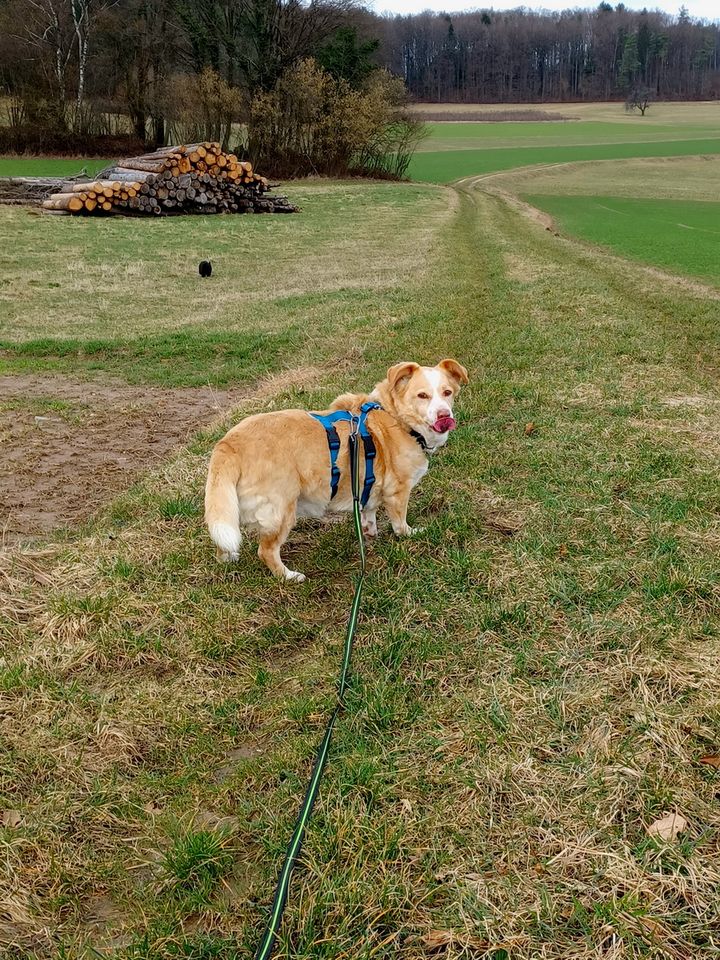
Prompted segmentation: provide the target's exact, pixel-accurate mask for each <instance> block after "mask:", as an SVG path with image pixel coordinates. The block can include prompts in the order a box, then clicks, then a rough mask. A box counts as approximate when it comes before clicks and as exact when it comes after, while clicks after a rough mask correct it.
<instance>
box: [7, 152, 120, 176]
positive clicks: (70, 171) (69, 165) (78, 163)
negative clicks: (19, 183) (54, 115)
mask: <svg viewBox="0 0 720 960" xmlns="http://www.w3.org/2000/svg"><path fill="white" fill-rule="evenodd" d="M109 162H110V161H109V160H102V159H99V158H98V157H89V158H87V157H17V156H15V157H0V177H65V176H67V177H70V176H74V175H75V174H78V173H80V171H81V170H85V171H86V172H87V173H88V175H89V176H94V175H95V174H96V173H97V172H98V171H99V170H102V169H103V167H106V166H107V165H108V163H109Z"/></svg>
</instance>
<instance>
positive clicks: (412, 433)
mask: <svg viewBox="0 0 720 960" xmlns="http://www.w3.org/2000/svg"><path fill="white" fill-rule="evenodd" d="M410 436H411V437H412V438H413V439H414V440H416V441H417V442H418V443H419V444H420V446H421V447H422V448H423V450H425V451H427V450H429V449H430V447H429V446H428V442H427V440H426V439H425V437H424V436H423V435H422V434H421V433H418V432H417V430H411V431H410Z"/></svg>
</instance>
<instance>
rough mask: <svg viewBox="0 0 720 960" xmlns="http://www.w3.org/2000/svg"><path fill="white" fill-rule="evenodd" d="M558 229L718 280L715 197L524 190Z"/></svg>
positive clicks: (719, 231) (719, 206)
mask: <svg viewBox="0 0 720 960" xmlns="http://www.w3.org/2000/svg"><path fill="white" fill-rule="evenodd" d="M525 199H527V200H528V202H529V203H532V204H533V205H534V206H536V207H539V208H540V209H541V210H545V211H546V212H547V213H549V214H551V215H552V216H553V217H554V218H555V220H556V221H557V224H558V227H559V229H561V230H563V231H565V232H567V233H570V234H573V235H574V236H578V237H580V238H581V239H583V240H589V241H590V242H591V243H598V244H603V245H604V246H608V247H610V248H611V249H612V250H613V251H614V252H615V253H618V254H620V255H621V256H624V257H630V258H632V259H633V260H642V261H644V262H646V263H651V264H654V265H656V266H658V267H662V268H665V269H669V270H674V271H678V272H680V273H686V274H689V275H691V276H697V277H703V278H705V279H708V280H712V281H714V282H715V283H720V203H710V202H708V201H705V202H702V201H695V202H692V201H688V200H647V199H630V198H628V197H603V196H593V197H551V196H527V197H526V198H525Z"/></svg>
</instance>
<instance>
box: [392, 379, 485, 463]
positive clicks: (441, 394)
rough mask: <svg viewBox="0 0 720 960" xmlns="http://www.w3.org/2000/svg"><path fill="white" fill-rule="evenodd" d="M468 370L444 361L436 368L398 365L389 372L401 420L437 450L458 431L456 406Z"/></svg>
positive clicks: (393, 396) (394, 401)
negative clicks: (454, 412) (454, 431)
mask: <svg viewBox="0 0 720 960" xmlns="http://www.w3.org/2000/svg"><path fill="white" fill-rule="evenodd" d="M467 382H468V375H467V370H466V369H465V367H464V366H463V365H462V364H461V363H458V362H457V360H441V361H440V363H438V365H437V366H435V367H421V366H420V364H419V363H411V362H403V363H396V364H395V365H394V366H392V367H390V369H389V370H388V372H387V385H388V389H389V391H390V395H391V397H392V400H393V405H394V407H395V410H396V411H397V413H398V415H399V417H400V418H401V419H402V420H403V421H404V422H405V423H406V424H408V425H409V426H410V427H412V428H413V429H415V430H417V431H418V432H419V433H421V434H422V435H423V436H424V437H425V439H426V440H427V441H428V442H429V444H430V446H432V447H437V446H440V445H441V444H442V443H445V441H446V440H447V437H448V434H449V433H450V431H451V430H454V429H455V426H456V424H455V418H454V417H453V403H454V402H455V397H456V396H457V395H458V393H459V392H460V387H461V386H462V384H464V383H467Z"/></svg>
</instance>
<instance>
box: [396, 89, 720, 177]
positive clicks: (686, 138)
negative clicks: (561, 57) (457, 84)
mask: <svg viewBox="0 0 720 960" xmlns="http://www.w3.org/2000/svg"><path fill="white" fill-rule="evenodd" d="M580 106H581V107H582V106H583V105H580ZM576 107H577V105H575V104H572V105H569V106H568V105H566V113H570V114H574V113H575V112H578V113H579V117H580V119H578V120H567V121H561V122H554V121H548V122H542V123H539V122H533V121H526V122H515V121H501V122H497V123H464V122H462V120H460V119H459V120H458V121H450V122H442V123H429V124H428V129H429V136H428V137H427V139H426V140H425V141H424V142H423V143H422V145H421V148H420V151H419V152H418V153H417V154H416V155H415V157H414V158H413V161H412V164H411V168H410V175H411V176H412V177H413V178H414V179H416V180H426V181H430V182H433V183H449V182H450V181H452V180H456V179H458V178H460V177H465V176H472V175H474V174H475V175H478V174H486V173H493V172H495V171H502V170H510V169H513V168H515V167H523V166H532V165H536V164H552V163H567V162H571V161H590V160H613V159H625V158H632V157H670V156H690V155H698V154H719V153H720V107H717V106H716V105H708V104H664V103H663V104H655V105H653V106H652V107H651V109H650V111H649V112H648V114H647V115H646V116H645V117H640V116H639V115H628V114H627V113H626V112H625V111H624V109H623V106H622V104H598V105H592V108H591V107H590V105H587V106H586V109H579V111H576ZM458 116H459V117H461V116H462V112H461V111H459V112H458Z"/></svg>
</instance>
